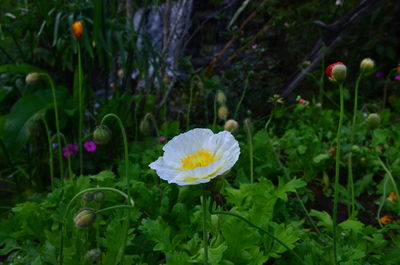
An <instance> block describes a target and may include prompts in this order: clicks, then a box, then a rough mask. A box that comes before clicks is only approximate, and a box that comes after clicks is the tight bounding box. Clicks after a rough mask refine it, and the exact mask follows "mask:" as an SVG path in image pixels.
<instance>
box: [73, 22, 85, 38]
mask: <svg viewBox="0 0 400 265" xmlns="http://www.w3.org/2000/svg"><path fill="white" fill-rule="evenodd" d="M72 34H73V35H74V37H75V39H76V40H78V39H79V38H80V37H81V36H82V34H83V25H82V22H80V21H75V22H74V24H72Z"/></svg>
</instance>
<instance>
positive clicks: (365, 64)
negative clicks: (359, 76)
mask: <svg viewBox="0 0 400 265" xmlns="http://www.w3.org/2000/svg"><path fill="white" fill-rule="evenodd" d="M374 67H375V62H374V61H373V60H372V59H371V58H365V59H363V60H362V61H361V63H360V70H361V71H362V72H371V71H372V70H373V69H374Z"/></svg>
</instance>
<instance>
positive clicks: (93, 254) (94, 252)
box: [85, 248, 101, 263]
mask: <svg viewBox="0 0 400 265" xmlns="http://www.w3.org/2000/svg"><path fill="white" fill-rule="evenodd" d="M100 257H101V250H100V249H98V248H94V249H91V250H89V251H88V252H86V254H85V260H86V261H87V262H89V263H95V262H96V261H98V259H99V258H100Z"/></svg>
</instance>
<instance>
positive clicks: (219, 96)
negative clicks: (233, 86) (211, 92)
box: [216, 90, 226, 105]
mask: <svg viewBox="0 0 400 265" xmlns="http://www.w3.org/2000/svg"><path fill="white" fill-rule="evenodd" d="M216 98H217V102H218V103H219V104H220V105H224V104H225V102H226V96H225V93H224V92H222V91H221V90H218V92H217V96H216Z"/></svg>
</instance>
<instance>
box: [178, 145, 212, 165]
mask: <svg viewBox="0 0 400 265" xmlns="http://www.w3.org/2000/svg"><path fill="white" fill-rule="evenodd" d="M216 160H218V159H217V158H216V157H214V156H213V154H212V153H210V152H208V151H206V150H203V149H200V150H198V151H197V152H196V153H194V154H191V155H187V156H186V157H185V158H181V161H182V166H181V168H182V169H183V170H190V169H193V168H197V167H205V166H208V165H209V164H211V163H212V162H214V161H216Z"/></svg>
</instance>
